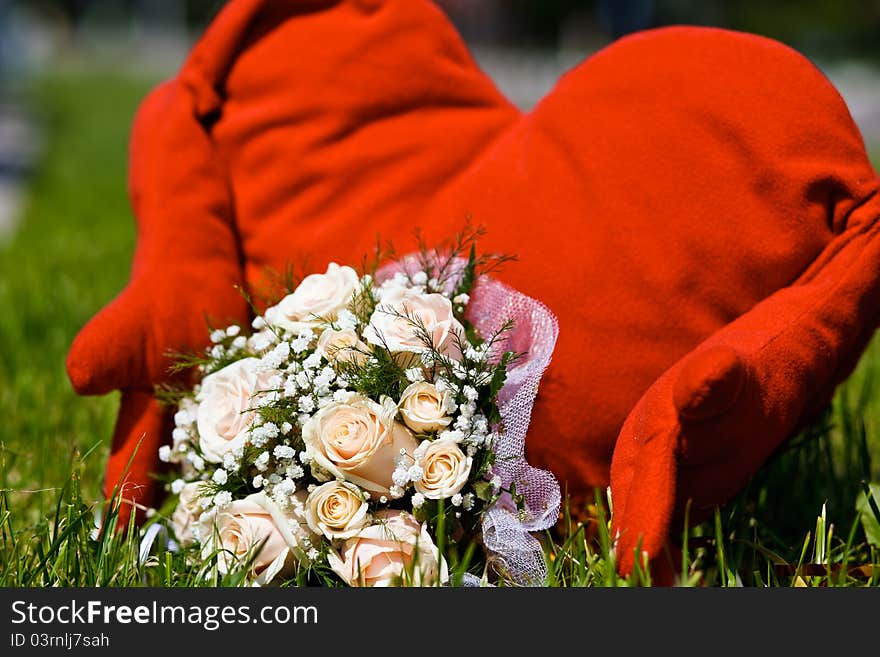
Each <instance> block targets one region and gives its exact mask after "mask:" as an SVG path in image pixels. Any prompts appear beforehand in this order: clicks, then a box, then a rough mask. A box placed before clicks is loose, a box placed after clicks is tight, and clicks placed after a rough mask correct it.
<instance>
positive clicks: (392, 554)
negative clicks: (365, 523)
mask: <svg viewBox="0 0 880 657" xmlns="http://www.w3.org/2000/svg"><path fill="white" fill-rule="evenodd" d="M328 562H329V564H330V568H332V569H333V572H335V573H336V574H337V575H339V576H340V577H341V578H342V579H343V580H344V581H345V582H346V583H347V584H348V585H349V586H394V585H396V584H402V585H411V586H433V585H436V584H437V583H438V579H439V583H441V584H446V583H447V582H448V580H449V573H448V571H447V568H446V561H445V560H444V559H443V558H442V557H441V556H440V551H439V550H438V549H437V546H436V545H434V541H432V540H431V536H430V535H429V534H428V529H427V526H426V525H421V524H419V522H418V521H417V520H416V519H415V518H414V517H413V516H412V515H410V514H409V513H406V512H405V511H395V510H390V509H389V510H385V511H379V512H377V513H376V518H375V521H374V523H373V524H372V525H370V526H369V527H365V528H364V529H362V530H361V531H360V532H359V533H358V534H357V536H354V537H352V538H350V539H348V540H347V541H345V543H344V544H343V546H342V549H341V550H340V551H339V552H338V553H337V552H334V551H333V550H331V551H330V552H329V554H328Z"/></svg>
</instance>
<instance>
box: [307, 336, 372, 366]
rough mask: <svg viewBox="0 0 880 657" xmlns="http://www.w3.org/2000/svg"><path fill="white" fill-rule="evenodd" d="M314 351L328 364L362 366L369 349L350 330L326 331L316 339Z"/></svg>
mask: <svg viewBox="0 0 880 657" xmlns="http://www.w3.org/2000/svg"><path fill="white" fill-rule="evenodd" d="M316 351H317V352H318V353H319V354H321V355H322V356H324V358H326V359H327V361H328V362H330V363H345V362H349V363H356V364H358V365H363V363H364V362H365V361H366V360H367V355H368V354H369V353H370V348H369V347H368V346H367V345H366V344H364V343H363V342H362V341H361V339H360V338H359V337H358V336H357V333H355V332H354V331H353V330H351V329H346V330H344V331H335V330H333V329H327V330H326V331H324V332H323V333H322V334H321V337H320V338H319V339H318V346H317V347H316Z"/></svg>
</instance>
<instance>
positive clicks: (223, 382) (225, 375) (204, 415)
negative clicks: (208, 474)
mask: <svg viewBox="0 0 880 657" xmlns="http://www.w3.org/2000/svg"><path fill="white" fill-rule="evenodd" d="M273 374H275V372H273V371H271V370H269V371H260V361H259V359H257V358H244V359H242V360H238V361H235V362H234V363H232V364H231V365H227V366H226V367H224V368H223V369H222V370H218V371H216V372H214V373H213V374H209V375H208V376H206V377H205V378H204V380H203V381H202V388H201V390H200V391H199V394H198V397H197V401H198V402H199V407H198V411H197V418H196V424H197V426H198V430H199V446H200V447H201V449H202V454H204V455H205V459H207V460H208V461H210V462H212V463H222V462H223V457H224V455H225V454H226V453H227V452H231V451H232V450H234V449H236V448H237V447H242V446H243V445H244V442H245V440H246V439H247V432H248V430H249V429H250V428H251V425H252V424H253V421H254V419H255V413H254V412H253V411H251V410H250V409H252V408H253V407H254V400H253V399H252V397H253V395H254V394H255V393H257V392H259V391H260V390H266V389H268V387H269V385H268V383H269V379H270V378H271V377H272V375H273Z"/></svg>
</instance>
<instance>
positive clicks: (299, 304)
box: [264, 262, 358, 333]
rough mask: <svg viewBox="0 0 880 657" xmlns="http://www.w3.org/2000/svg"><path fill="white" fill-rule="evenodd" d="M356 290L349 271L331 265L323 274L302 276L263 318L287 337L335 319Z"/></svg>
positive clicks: (351, 271)
mask: <svg viewBox="0 0 880 657" xmlns="http://www.w3.org/2000/svg"><path fill="white" fill-rule="evenodd" d="M357 286H358V275H357V272H355V270H354V269H352V268H351V267H340V266H339V265H337V264H336V263H335V262H331V263H330V264H329V265H328V266H327V272H326V273H324V274H310V275H309V276H306V277H305V278H304V279H303V280H302V282H301V283H300V284H299V285H298V286H297V288H296V289H295V290H294V291H293V292H292V293H291V294H288V295H287V296H286V297H284V298H283V299H282V300H281V301H280V302H279V303H278V305H276V306H272V307H271V308H268V309H267V310H266V312H265V314H264V316H265V318H266V321H267V322H269V324H272V325H273V326H279V327H281V328H283V329H286V330H287V331H290V332H291V333H299V332H300V331H301V330H302V329H305V328H313V327H315V326H318V324H319V323H320V320H319V319H318V318H322V319H329V320H333V319H336V315H337V313H338V312H339V311H340V310H342V309H343V308H345V307H346V306H347V305H348V302H349V301H351V298H352V296H354V293H355V290H356V289H357Z"/></svg>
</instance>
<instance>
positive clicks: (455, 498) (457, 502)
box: [449, 493, 462, 506]
mask: <svg viewBox="0 0 880 657" xmlns="http://www.w3.org/2000/svg"><path fill="white" fill-rule="evenodd" d="M449 501H450V502H452V506H461V502H462V497H461V493H456V494H455V495H453V496H452V499H451V500H449Z"/></svg>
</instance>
